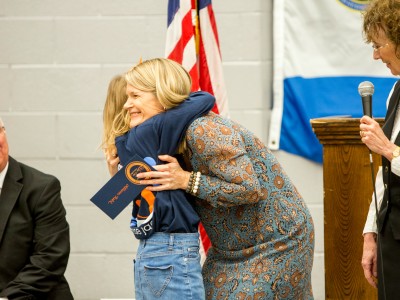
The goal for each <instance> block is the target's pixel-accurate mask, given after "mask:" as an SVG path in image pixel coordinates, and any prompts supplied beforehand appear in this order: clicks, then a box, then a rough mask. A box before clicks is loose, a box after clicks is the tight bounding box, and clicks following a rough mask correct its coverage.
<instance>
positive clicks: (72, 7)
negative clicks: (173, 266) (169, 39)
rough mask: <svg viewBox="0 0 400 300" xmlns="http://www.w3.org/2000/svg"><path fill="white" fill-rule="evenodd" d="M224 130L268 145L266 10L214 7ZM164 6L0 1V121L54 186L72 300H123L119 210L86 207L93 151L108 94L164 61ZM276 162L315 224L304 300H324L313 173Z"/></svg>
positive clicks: (131, 249) (94, 169) (126, 235)
mask: <svg viewBox="0 0 400 300" xmlns="http://www.w3.org/2000/svg"><path fill="white" fill-rule="evenodd" d="M213 6H214V12H215V14H216V20H217V25H218V30H219V37H220V44H221V52H222V56H223V62H224V65H223V67H224V75H225V80H226V86H227V89H228V97H229V107H230V114H231V118H233V119H235V120H238V121H239V122H241V123H242V124H244V125H245V126H246V127H248V128H249V129H251V130H252V131H254V132H255V133H256V134H257V135H258V136H259V137H260V138H261V139H262V140H263V141H265V142H266V141H267V135H268V124H269V115H270V111H269V110H270V106H271V95H272V90H271V86H272V73H273V70H272V55H273V54H272V0H254V1H242V0H214V2H213ZM166 11H167V1H166V0H96V1H95V0H79V1H78V0H71V1H64V0H63V1H61V0H12V1H10V0H0V41H1V42H0V116H1V117H2V118H3V120H4V121H5V123H6V126H7V134H8V139H9V143H10V153H11V155H12V156H13V157H15V158H16V159H18V160H20V161H22V162H25V163H27V164H30V165H32V166H34V167H37V168H39V169H41V170H43V171H45V172H48V173H52V174H54V175H56V176H57V177H58V178H59V179H60V180H61V183H62V197H63V201H64V204H65V206H66V209H67V214H68V216H67V217H68V221H69V224H70V227H71V246H72V251H71V256H70V262H69V265H68V269H67V274H66V276H67V277H68V280H69V282H70V285H71V288H72V291H73V294H74V295H75V298H76V299H77V300H89V299H90V300H92V299H100V298H132V297H133V291H134V287H133V271H132V260H133V258H134V255H135V249H136V246H137V242H136V241H135V239H134V237H133V235H132V233H131V232H130V230H129V219H130V217H129V216H130V212H129V209H127V210H125V211H124V212H123V213H122V214H121V215H120V216H118V217H117V218H116V219H115V220H114V221H112V220H110V219H109V218H108V217H107V216H106V215H105V214H104V213H102V212H101V211H100V210H99V209H98V208H96V207H94V206H93V205H92V204H91V202H90V201H89V199H90V198H91V196H92V195H93V194H94V193H95V192H96V191H97V190H98V189H99V188H100V187H101V186H102V185H103V184H104V183H105V182H106V181H107V180H108V179H109V176H108V172H107V169H106V165H105V162H104V159H103V155H102V153H101V151H100V149H99V145H100V141H101V129H102V109H103V104H104V100H105V96H106V90H107V84H108V82H109V80H110V79H111V78H112V77H113V76H114V75H116V74H118V73H120V72H123V71H126V70H127V69H128V68H129V67H130V66H131V65H133V64H134V63H136V62H138V60H139V59H140V57H143V59H147V58H153V57H163V56H164V45H165V32H166V18H167V16H166ZM276 155H277V156H278V158H279V160H280V161H281V163H282V164H283V166H284V168H285V169H286V171H287V172H288V173H289V175H290V176H291V177H292V179H293V181H294V182H295V184H296V185H297V187H298V189H299V190H300V192H301V193H302V194H303V196H304V198H305V199H306V201H307V204H308V206H309V208H310V210H311V213H312V215H313V217H314V222H315V228H316V252H315V260H314V269H313V286H314V293H315V299H324V267H323V210H322V167H321V166H320V165H318V164H314V163H311V162H309V161H306V160H304V159H301V158H299V157H296V156H292V155H289V154H287V153H284V152H277V153H276Z"/></svg>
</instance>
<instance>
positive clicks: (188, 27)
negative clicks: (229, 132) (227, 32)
mask: <svg viewBox="0 0 400 300" xmlns="http://www.w3.org/2000/svg"><path fill="white" fill-rule="evenodd" d="M165 54H166V57H168V58H170V59H172V60H175V61H177V62H179V63H181V64H182V65H183V66H184V67H185V68H186V70H188V71H189V73H190V75H191V76H192V81H193V84H192V91H197V90H199V89H200V90H202V91H206V92H209V93H211V94H213V95H214V96H215V98H216V105H215V107H214V108H213V111H214V112H216V113H219V114H220V115H222V116H224V117H229V109H228V99H227V93H226V88H225V83H224V77H223V71H222V59H221V52H220V48H219V40H218V32H217V25H216V22H215V17H214V12H213V9H212V4H211V0H169V1H168V29H167V42H166V48H165Z"/></svg>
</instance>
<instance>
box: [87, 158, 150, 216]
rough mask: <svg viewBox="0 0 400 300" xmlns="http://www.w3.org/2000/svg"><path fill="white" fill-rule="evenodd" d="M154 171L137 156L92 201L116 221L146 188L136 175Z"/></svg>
mask: <svg viewBox="0 0 400 300" xmlns="http://www.w3.org/2000/svg"><path fill="white" fill-rule="evenodd" d="M152 170H154V169H153V168H152V167H150V166H149V165H148V164H147V163H146V162H145V161H144V160H143V159H142V158H141V157H140V156H139V155H135V156H134V157H132V159H131V160H130V161H129V163H127V164H126V165H125V166H124V167H123V168H122V169H121V170H119V171H118V172H117V173H116V174H115V175H114V176H113V177H111V179H110V180H109V181H107V183H106V184H105V185H104V186H103V187H102V188H101V189H100V190H99V191H98V192H97V193H96V194H95V195H94V196H93V197H92V198H91V199H90V201H92V202H93V203H94V204H96V205H97V206H98V207H99V208H100V209H101V210H102V211H104V212H105V213H106V214H107V215H108V216H109V217H110V218H111V219H115V217H116V216H118V215H119V214H120V213H121V211H123V210H124V208H125V207H127V206H128V204H129V203H131V202H132V201H133V200H134V199H137V196H138V195H139V194H140V192H141V191H142V190H143V189H144V188H145V187H146V186H145V185H140V184H139V180H138V179H137V178H136V175H137V174H138V173H141V172H149V171H152Z"/></svg>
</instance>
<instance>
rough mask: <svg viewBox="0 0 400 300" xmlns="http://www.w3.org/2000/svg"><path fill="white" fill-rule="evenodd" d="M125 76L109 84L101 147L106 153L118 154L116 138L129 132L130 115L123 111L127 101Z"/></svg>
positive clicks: (116, 77)
mask: <svg viewBox="0 0 400 300" xmlns="http://www.w3.org/2000/svg"><path fill="white" fill-rule="evenodd" d="M127 98H128V97H127V95H126V80H125V76H124V75H117V76H115V77H113V78H112V79H111V81H110V83H109V84H108V90H107V97H106V102H105V103H104V109H103V138H102V144H101V147H102V149H103V151H104V152H105V153H112V154H114V153H116V148H115V138H116V137H117V136H120V135H123V134H124V133H126V132H128V131H129V115H128V113H127V111H125V110H124V109H123V106H124V104H125V102H126V100H127Z"/></svg>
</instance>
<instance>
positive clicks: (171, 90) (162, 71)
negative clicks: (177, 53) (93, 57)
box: [125, 58, 192, 153]
mask: <svg viewBox="0 0 400 300" xmlns="http://www.w3.org/2000/svg"><path fill="white" fill-rule="evenodd" d="M125 80H126V82H127V83H128V84H130V85H132V86H134V87H135V88H137V89H138V90H141V91H143V92H150V93H152V94H153V95H154V96H155V97H156V98H157V99H158V101H159V102H160V103H161V105H162V106H163V107H164V109H165V110H168V109H171V108H173V107H175V106H178V105H179V104H180V103H182V102H183V101H184V100H185V99H186V98H188V97H189V94H190V92H191V88H192V78H191V77H190V74H189V73H188V72H187V71H186V70H185V69H184V68H183V66H182V65H180V64H179V63H177V62H175V61H173V60H170V59H167V58H153V59H149V60H146V61H143V62H140V63H139V64H137V65H136V66H134V67H133V68H132V69H130V70H129V71H128V72H127V73H126V75H125ZM186 149H187V146H186V140H185V139H184V140H183V141H182V143H181V144H180V145H179V147H178V153H183V152H185V151H186Z"/></svg>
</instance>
